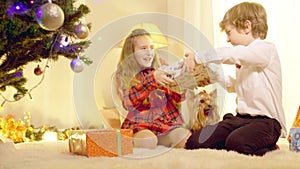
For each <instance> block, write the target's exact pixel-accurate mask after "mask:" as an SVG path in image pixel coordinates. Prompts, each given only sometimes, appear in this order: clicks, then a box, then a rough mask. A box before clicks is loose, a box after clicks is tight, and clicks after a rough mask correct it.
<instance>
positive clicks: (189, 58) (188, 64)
mask: <svg viewBox="0 0 300 169" xmlns="http://www.w3.org/2000/svg"><path fill="white" fill-rule="evenodd" d="M184 56H185V58H184V64H183V67H182V71H183V72H194V71H195V65H196V63H195V55H194V53H191V52H188V53H185V55H184Z"/></svg>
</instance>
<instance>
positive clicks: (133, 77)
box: [115, 29, 190, 149]
mask: <svg viewBox="0 0 300 169" xmlns="http://www.w3.org/2000/svg"><path fill="white" fill-rule="evenodd" d="M158 67H159V62H158V58H157V56H156V54H155V50H154V47H153V43H152V40H151V36H150V34H149V33H148V32H146V31H145V30H143V29H136V30H133V31H132V33H131V34H130V35H129V36H128V37H127V38H126V40H125V43H124V46H123V49H122V53H121V58H120V61H119V63H118V69H117V71H116V76H115V77H116V89H117V90H118V95H119V97H120V99H121V100H122V104H123V107H124V108H125V109H126V110H127V111H128V114H127V116H126V119H125V120H124V122H123V123H122V125H121V128H123V129H132V130H133V133H134V146H135V147H142V148H150V149H153V148H155V147H156V145H157V144H160V145H164V146H168V147H171V146H174V147H184V143H185V142H186V139H187V138H188V136H189V133H190V132H189V130H187V129H185V128H182V124H183V123H184V122H183V118H182V115H181V114H180V112H179V110H180V102H181V101H182V100H183V95H180V94H178V93H175V92H172V91H170V90H168V89H167V88H165V87H164V85H166V84H170V83H174V81H173V80H171V79H170V78H169V77H168V74H166V73H165V72H163V71H160V70H157V68H158Z"/></svg>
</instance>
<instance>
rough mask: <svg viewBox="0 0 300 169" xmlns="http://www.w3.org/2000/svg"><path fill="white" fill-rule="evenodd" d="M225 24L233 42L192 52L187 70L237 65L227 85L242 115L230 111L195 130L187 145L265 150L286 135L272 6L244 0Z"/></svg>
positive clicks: (260, 152) (250, 151) (255, 152)
mask: <svg viewBox="0 0 300 169" xmlns="http://www.w3.org/2000/svg"><path fill="white" fill-rule="evenodd" d="M220 27H221V30H222V31H225V32H226V34H227V41H228V42H229V43H231V44H232V45H233V47H223V48H217V49H215V50H209V51H203V52H196V53H195V54H193V53H186V59H185V63H184V66H183V69H184V70H188V71H192V70H193V69H194V67H195V64H202V63H204V64H206V63H217V64H230V65H235V66H236V79H233V78H228V79H226V83H225V84H226V88H227V89H230V91H232V89H234V92H236V94H237V114H236V115H233V114H230V113H229V114H226V115H224V117H223V120H222V121H220V122H219V123H217V124H216V125H210V126H206V127H204V128H203V129H202V130H199V131H196V132H194V133H193V134H192V135H191V136H190V137H189V139H188V140H187V142H186V149H197V148H214V149H226V150H228V151H229V150H232V151H237V152H239V153H243V154H249V155H264V154H265V153H266V152H268V151H271V150H275V149H276V148H277V147H276V142H277V140H278V138H279V137H280V135H282V136H285V134H286V127H285V116H284V112H283V107H282V100H281V99H282V84H281V83H282V82H281V81H282V79H281V66H280V60H279V57H278V54H277V50H276V47H275V45H274V44H273V43H270V42H267V41H265V40H264V39H265V38H266V35H267V31H268V25H267V15H266V11H265V9H264V7H263V6H262V5H260V4H258V3H250V2H243V3H240V4H238V5H235V6H233V7H232V8H231V9H229V10H228V11H227V12H226V14H225V15H224V18H223V20H222V21H221V22H220Z"/></svg>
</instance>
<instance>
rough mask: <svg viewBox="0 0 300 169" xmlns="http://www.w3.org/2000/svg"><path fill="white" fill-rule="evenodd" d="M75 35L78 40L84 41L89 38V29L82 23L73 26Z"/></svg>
mask: <svg viewBox="0 0 300 169" xmlns="http://www.w3.org/2000/svg"><path fill="white" fill-rule="evenodd" d="M75 35H76V36H77V38H79V39H85V38H87V37H88V36H89V28H88V27H87V26H86V25H84V24H82V23H79V24H75Z"/></svg>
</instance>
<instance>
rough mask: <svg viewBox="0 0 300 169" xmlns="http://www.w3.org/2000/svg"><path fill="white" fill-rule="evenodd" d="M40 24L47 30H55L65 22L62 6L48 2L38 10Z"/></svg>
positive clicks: (37, 15)
mask: <svg viewBox="0 0 300 169" xmlns="http://www.w3.org/2000/svg"><path fill="white" fill-rule="evenodd" d="M36 17H37V22H38V24H39V25H40V26H41V27H42V28H43V29H45V30H48V31H55V30H56V29H58V28H60V27H61V26H62V25H63V24H64V20H65V15H64V11H63V10H62V9H61V8H60V6H58V5H56V4H54V3H46V4H44V5H42V6H40V7H39V8H38V9H37V11H36Z"/></svg>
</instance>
